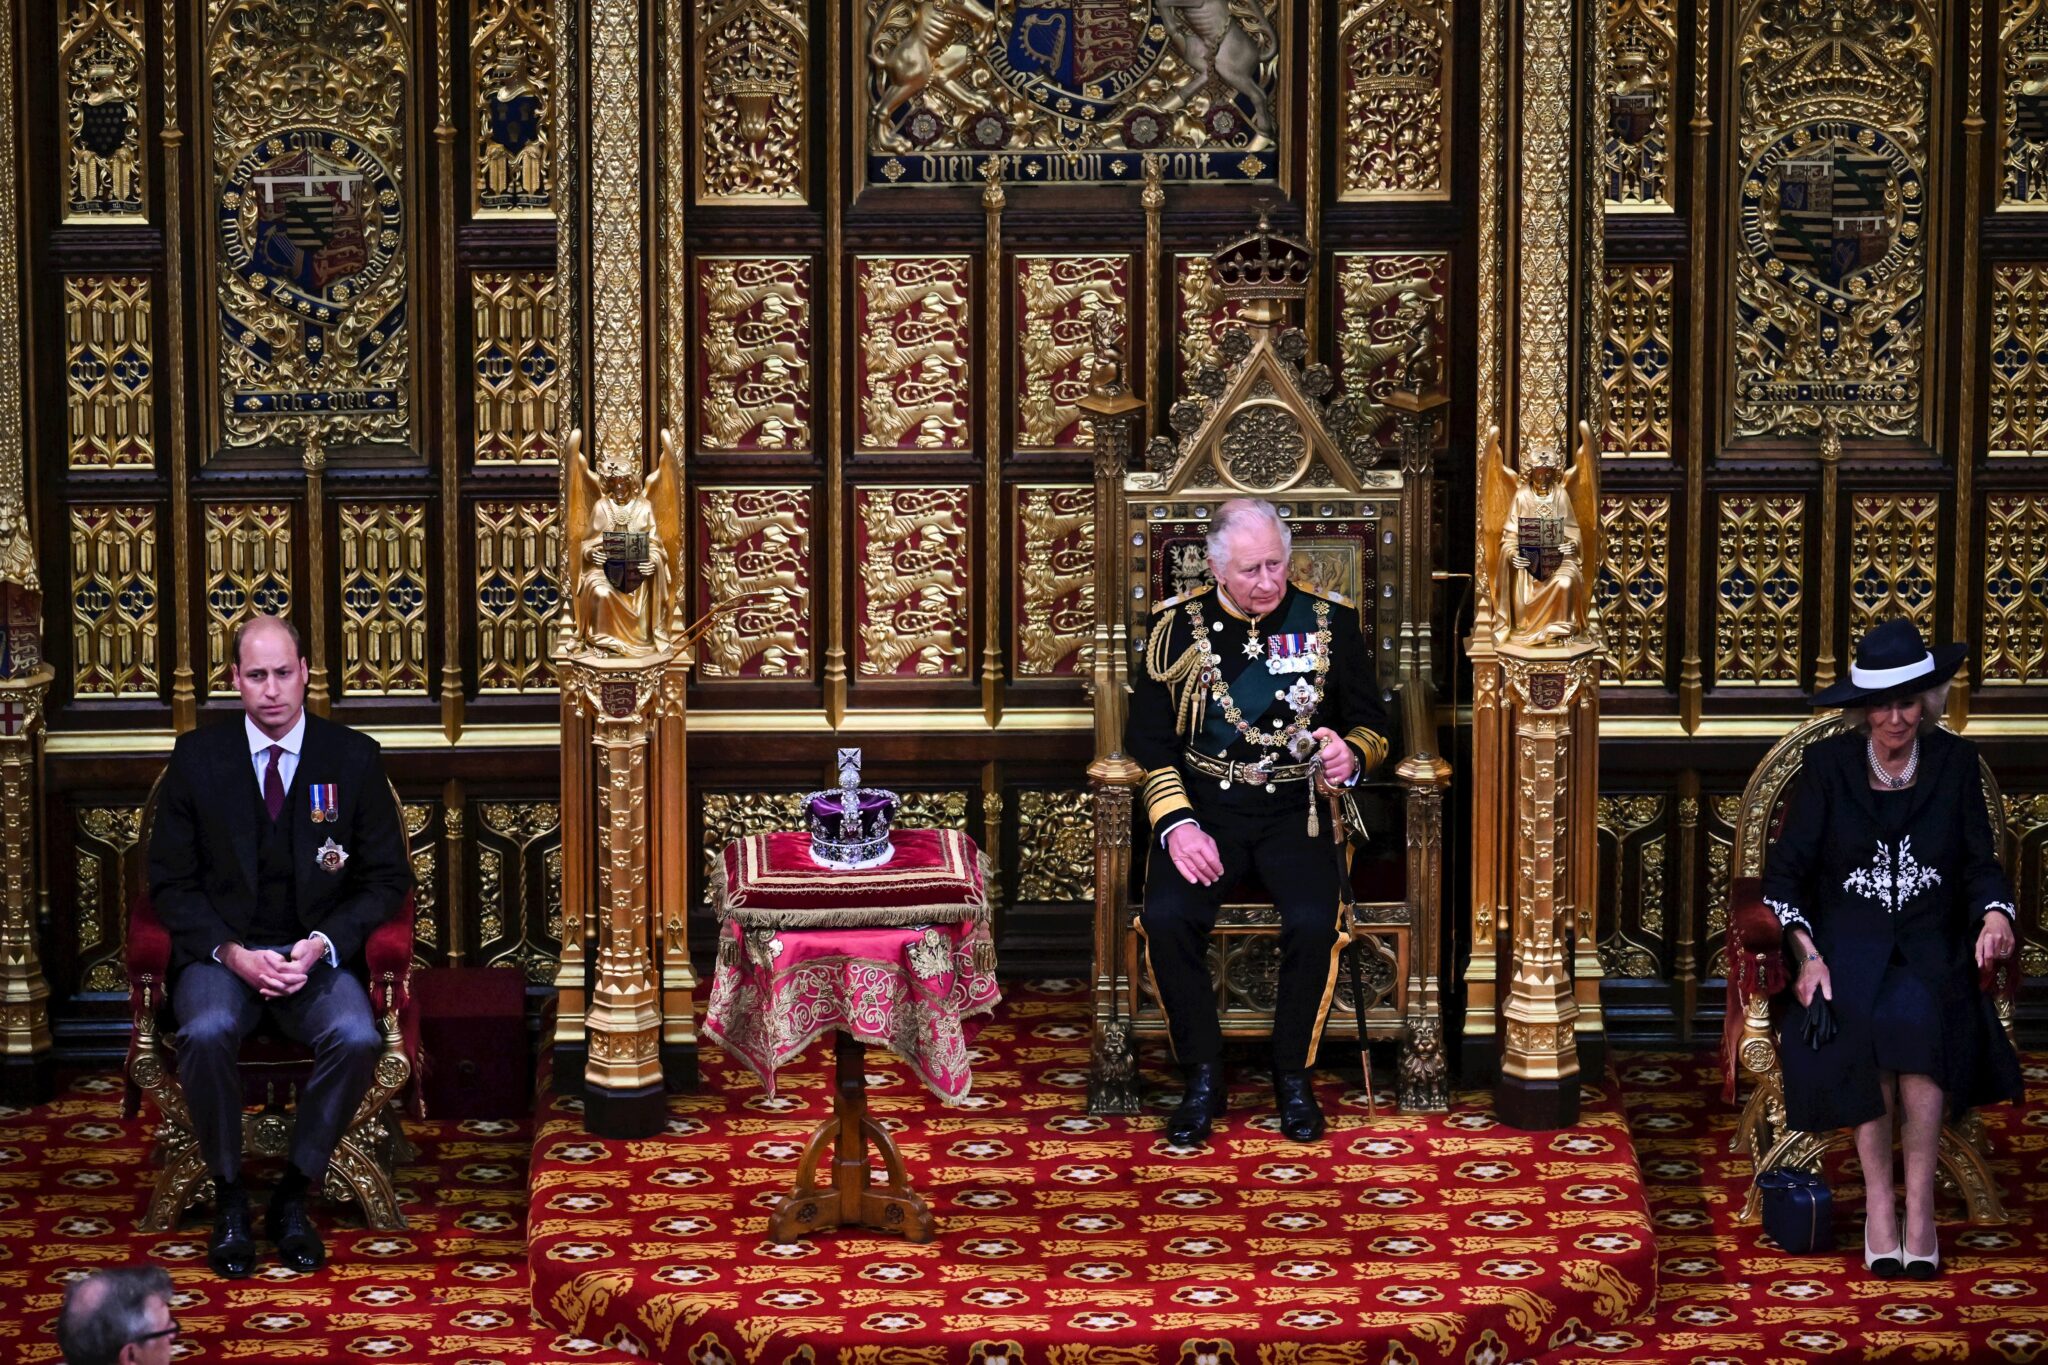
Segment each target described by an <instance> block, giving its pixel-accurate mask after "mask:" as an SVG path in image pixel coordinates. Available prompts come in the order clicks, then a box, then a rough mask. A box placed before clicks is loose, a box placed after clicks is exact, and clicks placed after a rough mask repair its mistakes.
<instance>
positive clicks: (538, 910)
mask: <svg viewBox="0 0 2048 1365" xmlns="http://www.w3.org/2000/svg"><path fill="white" fill-rule="evenodd" d="M471 808H472V809H473V810H474V811H475V812H476V831H477V832H476V853H477V858H476V865H477V940H476V943H477V955H478V956H479V957H481V958H482V959H483V961H484V965H486V966H489V967H516V968H518V969H519V970H520V971H522V972H524V973H525V974H526V979H527V980H528V981H530V982H533V983H534V984H535V985H548V984H551V983H552V982H553V981H554V979H555V967H556V964H557V963H558V961H559V960H560V957H561V951H562V867H561V843H562V836H561V830H562V812H561V807H560V806H558V805H556V804H555V803H554V802H552V801H477V802H474V803H472V807H471Z"/></svg>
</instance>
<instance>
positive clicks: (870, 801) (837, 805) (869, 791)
mask: <svg viewBox="0 0 2048 1365" xmlns="http://www.w3.org/2000/svg"><path fill="white" fill-rule="evenodd" d="M855 808H856V809H857V810H858V811H859V813H860V827H861V828H862V829H864V830H865V829H872V828H874V825H875V817H876V816H877V815H884V816H889V817H894V815H895V814H896V794H895V793H894V792H886V791H880V790H877V789H876V788H874V787H862V788H861V789H860V796H859V798H858V800H857V801H856V803H855ZM845 813H846V807H845V805H844V803H843V800H842V798H841V797H840V795H839V789H838V788H833V789H832V790H829V791H821V792H812V793H811V796H810V799H809V800H807V801H806V802H804V814H805V815H806V816H808V817H809V818H810V820H811V821H812V822H813V828H815V827H816V822H818V821H824V820H829V821H831V822H832V823H831V825H830V828H831V829H833V830H834V831H835V832H836V831H837V829H838V827H839V818H840V817H841V816H842V815H844V814H845Z"/></svg>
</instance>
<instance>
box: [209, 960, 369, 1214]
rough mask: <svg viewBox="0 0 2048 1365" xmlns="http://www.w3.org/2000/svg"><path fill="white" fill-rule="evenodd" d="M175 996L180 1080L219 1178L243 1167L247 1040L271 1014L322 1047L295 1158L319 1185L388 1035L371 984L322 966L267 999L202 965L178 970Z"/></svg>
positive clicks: (296, 1125) (304, 1102)
mask: <svg viewBox="0 0 2048 1365" xmlns="http://www.w3.org/2000/svg"><path fill="white" fill-rule="evenodd" d="M289 948H290V945H289V944H287V945H286V946H285V948H284V949H282V950H280V951H289ZM171 999H172V1001H173V1003H174V1004H175V1005H176V1007H177V1011H178V1081H179V1084H180V1085H182V1086H183V1087H184V1090H185V1104H186V1107H187V1108H189V1109H190V1110H191V1112H192V1130H193V1136H194V1137H195V1138H197V1140H198V1142H199V1154H200V1155H201V1156H202V1157H204V1158H205V1160H206V1169H207V1171H208V1172H209V1173H210V1174H212V1175H213V1176H214V1177H215V1178H216V1179H220V1180H230V1181H231V1180H235V1179H237V1178H239V1177H240V1176H241V1173H242V1076H241V1071H240V1069H239V1066H238V1062H239V1060H240V1057H241V1053H242V1040H243V1039H245V1038H247V1037H248V1036H249V1034H250V1033H251V1032H253V1031H254V1030H255V1028H256V1025H257V1023H258V1022H260V1021H261V1020H262V1018H263V1015H264V1013H265V1012H266V1011H267V1012H268V1013H269V1014H270V1015H271V1016H272V1017H273V1018H275V1019H276V1020H277V1023H278V1027H279V1028H280V1029H282V1030H283V1031H284V1034H285V1036H286V1037H288V1038H290V1039H292V1040H293V1041H294V1042H298V1043H304V1044H305V1045H307V1046H309V1047H311V1048H312V1049H313V1073H312V1075H311V1076H309V1077H308V1078H307V1079H306V1082H305V1084H304V1085H302V1086H300V1088H299V1096H298V1112H297V1114H296V1115H295V1116H294V1118H293V1121H292V1147H291V1153H290V1155H291V1162H292V1164H293V1165H294V1166H296V1167H298V1168H299V1170H300V1171H302V1172H303V1173H304V1174H305V1175H306V1176H307V1178H309V1179H310V1180H312V1182H313V1183H314V1185H315V1186H316V1187H317V1186H318V1185H319V1183H320V1179H321V1177H322V1176H323V1175H325V1174H326V1171H327V1159H328V1158H329V1157H330V1156H331V1155H333V1153H334V1145H335V1144H336V1143H337V1142H339V1141H340V1140H341V1136H342V1133H343V1131H344V1130H345V1129H346V1128H347V1127H348V1121H349V1120H350V1119H352V1118H354V1117H355V1112H356V1106H357V1105H359V1104H361V1103H362V1102H363V1095H364V1094H365V1093H366V1092H367V1091H368V1090H369V1088H370V1081H371V1079H372V1077H373V1076H374V1075H375V1072H376V1068H377V1058H378V1056H379V1055H380V1054H381V1053H382V1052H383V1050H384V1033H383V1030H381V1029H379V1028H378V1027H377V1020H376V1018H375V1017H374V1016H373V1015H372V1014H371V1012H370V997H369V995H368V994H367V993H366V992H365V991H364V989H363V983H362V982H361V981H359V980H357V979H356V977H355V975H354V974H353V973H351V972H349V971H347V970H345V969H342V968H338V967H330V966H328V965H327V964H326V963H324V962H322V963H320V964H318V965H317V966H315V967H314V968H313V971H312V973H311V975H309V976H308V977H307V978H306V984H305V985H303V986H301V987H300V988H299V989H298V990H297V991H295V992H293V993H292V994H290V995H287V996H284V997H282V998H280V999H277V1000H265V999H264V998H263V997H262V996H261V995H259V994H257V993H256V992H255V991H254V990H253V989H251V988H250V987H249V985H248V984H247V983H246V982H244V981H243V980H242V978H240V977H238V976H236V975H235V974H234V973H233V972H231V971H229V970H228V969H227V968H226V967H222V966H220V965H218V964H216V963H212V962H195V963H193V964H192V965H191V966H189V967H186V968H185V969H184V970H183V971H181V972H179V973H178V979H177V982H176V983H175V984H174V985H173V986H172V988H171Z"/></svg>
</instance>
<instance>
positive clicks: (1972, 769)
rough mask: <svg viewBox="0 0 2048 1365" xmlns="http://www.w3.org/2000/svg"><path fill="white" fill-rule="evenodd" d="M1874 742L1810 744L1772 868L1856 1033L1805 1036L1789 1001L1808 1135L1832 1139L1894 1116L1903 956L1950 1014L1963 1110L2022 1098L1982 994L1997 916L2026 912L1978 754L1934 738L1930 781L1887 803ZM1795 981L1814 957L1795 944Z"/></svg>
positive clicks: (1942, 734) (1796, 1090) (1946, 1033)
mask: <svg viewBox="0 0 2048 1365" xmlns="http://www.w3.org/2000/svg"><path fill="white" fill-rule="evenodd" d="M1865 742H1866V741H1865V738H1864V736H1862V735H1860V734H1853V733H1850V734H1841V735H1835V736H1832V737H1830V738H1828V739H1824V740H1821V741H1819V742H1818V743H1816V744H1814V745H1812V746H1811V747H1809V748H1808V749H1807V751H1806V755H1805V759H1804V761H1803V762H1802V763H1801V764H1800V768H1799V777H1798V780H1797V782H1796V783H1795V784H1794V786H1793V789H1792V792H1791V794H1790V797H1789V802H1790V804H1789V805H1788V806H1787V808H1786V814H1785V827H1784V830H1783V832H1782V833H1781V834H1780V835H1779V836H1778V840H1777V842H1776V843H1774V844H1772V845H1771V847H1770V850H1769V852H1768V853H1767V854H1766V855H1765V859H1764V877H1763V894H1764V901H1765V903H1766V904H1767V905H1769V906H1770V907H1771V909H1772V911H1773V912H1774V913H1775V914H1776V915H1777V917H1778V920H1779V922H1780V923H1781V924H1784V925H1786V926H1787V927H1788V928H1790V927H1792V926H1798V927H1801V928H1804V929H1806V930H1807V931H1808V932H1809V933H1810V934H1812V935H1813V940H1814V944H1815V946H1816V947H1817V948H1818V949H1819V951H1820V954H1821V956H1822V957H1823V958H1824V959H1825V960H1826V962H1827V965H1828V972H1829V975H1830V979H1831V982H1832V987H1833V991H1834V1001H1833V1008H1834V1013H1835V1018H1836V1022H1837V1023H1838V1025H1839V1026H1840V1030H1841V1031H1840V1033H1839V1035H1838V1036H1837V1037H1836V1038H1835V1040H1834V1041H1833V1042H1831V1043H1829V1044H1827V1045H1826V1046H1824V1047H1821V1048H1819V1049H1817V1050H1816V1049H1814V1048H1812V1047H1809V1046H1808V1045H1807V1044H1806V1042H1805V1041H1804V1040H1803V1039H1802V1038H1801V1037H1800V1036H1799V1029H1798V1027H1797V1025H1798V1022H1799V1009H1800V1007H1799V1002H1798V999H1797V996H1796V995H1795V994H1794V992H1793V991H1791V990H1789V989H1788V990H1787V991H1786V992H1785V993H1784V995H1783V996H1781V997H1780V999H1779V1002H1778V1004H1779V1008H1780V1010H1781V1011H1782V1012H1783V1014H1782V1018H1781V1021H1780V1036H1781V1039H1782V1041H1781V1043H1780V1045H1779V1058H1780V1061H1781V1062H1782V1064H1783V1067H1784V1076H1785V1111H1786V1118H1787V1121H1788V1122H1789V1123H1790V1125H1791V1126H1792V1127H1793V1128H1796V1129H1800V1130H1803V1131H1807V1132H1822V1131H1826V1130H1829V1129H1834V1128H1843V1127H1848V1126H1851V1125H1853V1124H1858V1123H1863V1122H1866V1121H1868V1120H1870V1119H1874V1118H1877V1117H1879V1116H1881V1115H1882V1114H1883V1113H1884V1098H1883V1095H1882V1094H1881V1092H1880V1091H1879V1089H1878V1070H1877V1065H1876V1059H1875V1053H1874V1051H1873V1048H1874V1029H1875V1028H1878V1027H1882V1021H1880V1020H1875V1019H1873V1017H1872V1016H1873V1012H1874V1006H1875V1003H1876V999H1877V994H1878V987H1879V985H1880V983H1881V982H1882V981H1883V979H1884V973H1885V970H1886V967H1887V965H1888V964H1889V963H1890V962H1891V961H1892V956H1893V949H1894V948H1896V949H1897V950H1898V953H1899V956H1900V957H1901V958H1902V959H1903V968H1902V969H1903V970H1906V971H1910V972H1912V973H1913V974H1914V975H1915V976H1917V977H1919V978H1920V980H1921V981H1922V982H1923V983H1924V984H1925V985H1926V987H1927V989H1928V993H1929V994H1930V995H1931V996H1932V997H1933V999H1934V1000H1935V1001H1936V1002H1938V1005H1939V1008H1940V1014H1941V1047H1940V1055H1941V1058H1942V1067H1941V1072H1942V1074H1941V1075H1939V1076H1937V1077H1936V1078H1935V1079H1936V1080H1937V1081H1939V1082H1940V1084H1941V1087H1942V1089H1943V1090H1944V1091H1945V1092H1947V1096H1948V1102H1949V1107H1950V1109H1951V1111H1952V1112H1954V1113H1957V1114H1960V1113H1961V1112H1962V1111H1963V1110H1964V1109H1967V1108H1970V1107H1972V1106H1975V1105H1980V1104H1993V1103H1997V1102H1999V1101H2002V1100H2008V1099H2017V1098H2019V1095H2020V1089H2021V1081H2020V1071H2019V1059H2018V1058H2017V1057H2016V1056H2015V1055H2014V1054H2013V1050H2012V1045H2011V1044H2010V1043H2009V1042H2008V1041H2007V1040H2006V1037H2005V1034H2004V1031H2003V1030H2001V1029H2000V1028H1999V1027H1998V1020H1997V1016H1996V1014H1995V1012H1994V1011H1993V1008H1992V1004H1991V1001H1990V1000H1989V999H1987V998H1986V997H1985V996H1984V995H1983V994H1982V993H1981V992H1980V991H1979V990H1978V986H1977V978H1978V969H1977V964H1976V944H1977V933H1978V930H1979V928H1980V927H1981V926H1982V924H1983V922H1984V916H1985V915H1987V914H1999V913H2001V912H2002V913H2004V914H2006V915H2008V916H2011V915H2012V914H2013V908H2012V887H2011V884H2010V883H2009V882H2008V881H2007V879H2006V876H2005V872H2004V870H2003V869H2001V868H2000V867H1999V865H1998V858H1997V849H1996V848H1995V847H1994V840H1995V835H1994V834H1993V832H1992V824H1991V819H1990V815H1989V812H1988V811H1987V809H1986V807H1985V804H1984V783H1983V781H1982V778H1981V775H1980V773H1979V771H1978V759H1977V749H1976V746H1975V745H1973V744H1971V743H1970V742H1969V741H1967V740H1965V739H1962V738H1961V737H1959V736H1957V735H1953V734H1950V733H1949V732H1948V731H1946V730H1936V731H1933V732H1931V733H1928V734H1925V735H1923V736H1921V739H1920V772H1919V777H1918V778H1917V780H1916V781H1915V782H1914V784H1913V786H1912V787H1911V788H1909V789H1907V791H1906V793H1904V794H1903V795H1900V796H1896V797H1888V798H1885V799H1884V801H1883V804H1882V805H1881V804H1880V793H1878V792H1875V791H1873V790H1871V786H1870V780H1869V776H1868V773H1869V767H1868V757H1867V753H1866V750H1865ZM1786 951H1787V953H1788V954H1791V956H1792V962H1791V964H1790V965H1791V975H1792V977H1793V979H1795V980H1796V979H1797V975H1798V968H1799V966H1800V959H1799V957H1798V955H1797V953H1796V951H1795V950H1794V949H1793V947H1792V943H1791V940H1790V938H1789V936H1788V938H1787V940H1786Z"/></svg>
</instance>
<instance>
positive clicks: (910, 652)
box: [852, 487, 974, 679]
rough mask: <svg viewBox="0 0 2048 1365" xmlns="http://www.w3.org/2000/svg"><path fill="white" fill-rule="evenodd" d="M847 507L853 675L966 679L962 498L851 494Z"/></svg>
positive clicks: (920, 491)
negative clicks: (854, 628) (851, 521)
mask: <svg viewBox="0 0 2048 1365" xmlns="http://www.w3.org/2000/svg"><path fill="white" fill-rule="evenodd" d="M853 505H854V516H855V518H856V524H855V525H854V527H853V528H852V529H853V551H854V562H855V564H856V565H857V567H858V572H857V574H856V575H855V578H854V613H855V619H856V620H858V621H859V622H860V627H859V632H858V634H859V639H858V644H857V646H856V650H855V659H856V668H857V670H858V672H859V674H860V676H861V677H863V678H876V679H880V678H914V679H940V678H964V677H966V676H968V671H969V670H968V658H967V649H968V644H969V635H968V630H969V604H970V602H971V590H972V587H973V583H974V575H973V573H972V570H971V568H970V565H969V556H968V528H969V527H970V526H971V525H972V524H973V499H972V495H971V494H970V492H969V491H968V490H967V489H966V488H961V487H938V488H875V487H869V488H858V489H855V490H854V498H853Z"/></svg>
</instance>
